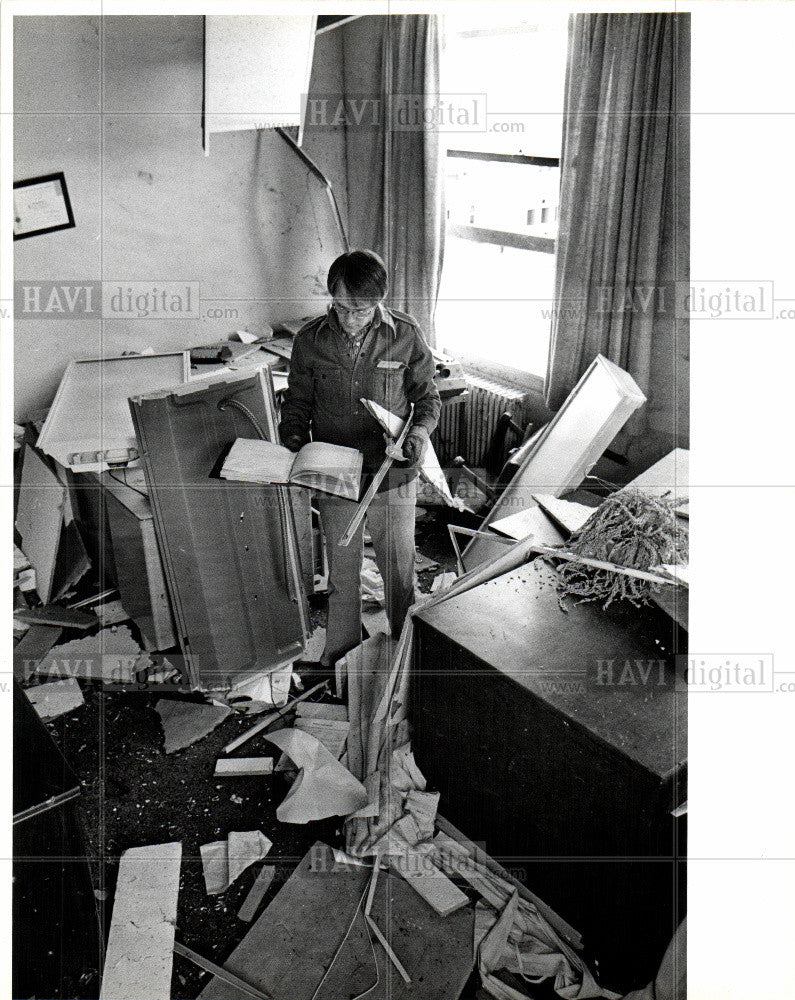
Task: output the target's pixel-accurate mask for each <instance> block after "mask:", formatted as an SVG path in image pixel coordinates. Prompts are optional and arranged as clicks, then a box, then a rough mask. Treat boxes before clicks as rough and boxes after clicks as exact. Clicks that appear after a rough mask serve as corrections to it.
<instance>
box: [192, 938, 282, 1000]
mask: <svg viewBox="0 0 795 1000" xmlns="http://www.w3.org/2000/svg"><path fill="white" fill-rule="evenodd" d="M174 954H175V955H179V956H180V958H187V960H188V961H189V962H193V964H194V965H196V966H198V968H200V969H204V971H205V972H209V973H210V974H211V975H213V976H215V977H216V978H218V979H220V980H221V981H222V982H224V983H228V984H229V985H230V986H231V987H232V988H233V989H236V990H239V991H240V992H241V993H242V994H244V996H247V997H253V998H254V1000H273V997H272V996H271V995H270V994H269V993H263V992H262V990H258V989H255V988H254V987H253V986H251V985H250V984H249V983H247V982H245V981H244V980H243V979H241V978H240V977H239V976H235V975H233V974H232V973H231V972H229V971H228V970H227V969H224V968H223V967H222V966H220V965H216V964H215V962H211V961H210V960H209V958H205V957H204V955H200V954H199V953H198V952H197V951H194V950H193V949H192V948H187V947H186V946H185V945H184V944H181V943H180V942H179V941H175V942H174Z"/></svg>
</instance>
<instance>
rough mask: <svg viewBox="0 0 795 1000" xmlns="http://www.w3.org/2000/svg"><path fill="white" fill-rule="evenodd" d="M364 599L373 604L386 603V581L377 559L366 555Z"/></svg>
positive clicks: (363, 560)
mask: <svg viewBox="0 0 795 1000" xmlns="http://www.w3.org/2000/svg"><path fill="white" fill-rule="evenodd" d="M361 584H362V600H363V601H371V602H372V603H373V604H383V603H384V581H383V579H382V577H381V573H380V571H379V569H378V566H377V565H376V562H375V559H370V558H369V557H368V556H365V557H364V558H363V559H362V572H361Z"/></svg>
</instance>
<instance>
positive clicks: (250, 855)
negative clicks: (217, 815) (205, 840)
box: [199, 830, 273, 896]
mask: <svg viewBox="0 0 795 1000" xmlns="http://www.w3.org/2000/svg"><path fill="white" fill-rule="evenodd" d="M271 847H273V842H272V841H270V840H268V838H267V837H266V836H265V834H264V833H263V832H262V831H261V830H246V831H244V832H242V833H240V832H236V831H232V832H231V833H230V834H229V838H228V840H215V841H213V842H212V843H211V844H202V845H201V847H200V848H199V851H200V853H201V858H202V865H203V867H204V885H205V888H206V889H207V893H208V894H209V895H210V896H217V895H218V894H219V893H222V892H225V891H226V890H227V889H228V888H229V886H230V885H231V884H232V883H233V882H234V881H235V879H236V878H237V877H238V876H239V875H241V874H242V873H243V872H244V871H245V870H246V868H248V867H249V865H253V864H254V862H255V861H259V860H260V859H261V858H264V857H265V855H266V854H267V853H268V851H269V850H270V849H271Z"/></svg>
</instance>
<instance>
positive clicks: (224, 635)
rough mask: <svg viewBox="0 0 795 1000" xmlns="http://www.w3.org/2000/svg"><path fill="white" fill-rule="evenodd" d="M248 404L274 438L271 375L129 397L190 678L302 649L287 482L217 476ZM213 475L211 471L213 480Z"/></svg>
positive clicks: (200, 682)
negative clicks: (277, 483)
mask: <svg viewBox="0 0 795 1000" xmlns="http://www.w3.org/2000/svg"><path fill="white" fill-rule="evenodd" d="M232 402H235V403H237V404H241V405H242V407H244V408H245V410H247V411H249V413H251V414H252V415H253V417H254V419H255V420H256V421H257V423H258V424H259V425H260V427H261V428H262V430H263V432H264V433H266V434H268V435H269V436H270V437H271V440H273V439H274V437H275V434H276V423H275V404H274V401H273V391H272V388H271V384H270V381H269V377H268V375H267V373H263V372H261V371H258V372H255V373H253V374H246V375H242V376H229V377H227V378H219V379H214V380H212V381H207V382H205V381H202V382H201V383H198V384H196V385H187V386H184V387H182V388H180V389H177V390H174V391H173V392H170V393H169V392H160V393H153V394H150V395H146V396H141V397H138V398H135V399H132V400H131V401H130V405H131V409H132V413H133V419H134V422H135V426H136V431H137V434H138V438H139V442H140V445H141V448H142V459H143V467H144V472H145V474H146V481H147V486H148V490H149V498H150V502H151V504H152V509H153V512H154V516H155V527H156V531H157V538H158V543H159V549H160V554H161V557H162V559H163V565H164V569H165V573H166V578H167V581H168V588H169V594H170V596H171V599H172V606H173V610H174V616H175V620H176V623H177V634H178V639H179V642H180V645H181V646H182V650H183V652H184V654H185V659H186V663H187V666H188V671H189V674H190V678H189V679H190V682H191V683H192V684H193V685H195V686H215V685H216V684H219V683H220V684H223V683H226V682H227V681H231V682H232V683H235V682H237V681H239V680H242V679H243V678H244V677H245V676H246V675H247V674H250V673H256V672H260V671H263V670H269V669H272V668H273V667H275V666H277V665H279V664H283V663H287V662H292V661H293V660H296V659H298V658H299V657H300V655H301V652H302V649H303V643H304V642H305V639H306V634H307V624H308V619H307V609H306V598H305V594H304V592H303V587H302V581H301V578H300V563H299V557H298V548H297V544H296V539H295V531H294V526H293V524H292V520H291V518H290V517H289V513H290V512H289V500H288V496H287V492H286V490H284V488H282V487H274V486H262V485H251V484H246V483H231V482H227V481H225V480H221V479H218V478H215V477H217V472H218V469H219V468H220V465H221V461H222V459H223V457H225V454H226V452H227V451H228V450H229V448H230V447H231V445H232V444H233V442H234V441H235V440H236V438H238V437H246V436H250V435H251V433H252V426H251V420H250V418H249V417H248V416H247V415H246V413H245V412H244V411H243V410H241V409H240V408H239V407H238V406H237V405H232ZM214 476H215V477H214Z"/></svg>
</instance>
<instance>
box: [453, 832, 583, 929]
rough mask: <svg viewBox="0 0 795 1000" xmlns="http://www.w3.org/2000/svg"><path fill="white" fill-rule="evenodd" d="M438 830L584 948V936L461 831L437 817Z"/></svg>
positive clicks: (554, 926) (555, 927)
mask: <svg viewBox="0 0 795 1000" xmlns="http://www.w3.org/2000/svg"><path fill="white" fill-rule="evenodd" d="M436 828H437V830H441V831H442V832H443V833H445V834H447V836H448V837H451V838H452V839H453V840H455V841H457V842H458V843H459V844H460V845H461V846H462V847H463V848H464V849H465V850H466V852H467V853H468V854H469V855H470V856H471V857H473V858H474V859H475V861H477V862H478V863H479V864H481V865H483V866H484V867H485V868H488V870H489V871H490V872H491V873H492V874H493V875H496V876H497V878H499V879H502V880H503V881H504V882H507V883H509V884H510V885H511V886H512V887H513V888H515V889H518V890H519V895H520V896H521V897H522V898H523V899H526V900H527V901H528V902H529V903H532V904H533V906H535V908H536V909H537V910H538V912H539V913H540V914H541V916H542V917H544V919H545V920H546V921H547V923H548V924H550V925H551V926H552V927H553V928H554V929H555V930H556V931H557V933H558V934H560V936H561V937H562V938H565V940H566V941H568V942H569V943H570V944H571V945H573V946H574V947H575V948H582V935H581V934H580V933H579V931H576V930H575V929H574V928H573V927H572V926H571V925H570V924H568V923H566V921H565V920H564V919H563V917H561V916H559V915H558V914H557V913H556V912H555V911H554V910H553V909H552V907H551V906H548V905H547V904H546V903H545V902H544V901H543V899H540V898H539V897H538V896H536V894H535V893H533V892H531V891H530V890H529V889H528V888H527V886H526V885H523V884H522V883H521V882H519V881H518V880H517V879H515V878H514V877H513V876H512V875H511V874H510V873H509V872H507V871H506V870H505V869H504V868H503V867H502V865H500V864H499V863H498V862H497V861H495V860H494V858H492V857H491V855H489V854H486V852H485V851H484V850H483V849H482V848H480V847H478V845H477V844H475V843H474V842H473V841H471V840H470V839H469V838H468V837H466V836H464V834H463V833H461V831H460V830H459V829H458V828H457V827H455V826H453V824H452V823H451V822H450V821H449V820H447V819H445V818H444V816H441V815H437V817H436Z"/></svg>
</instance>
